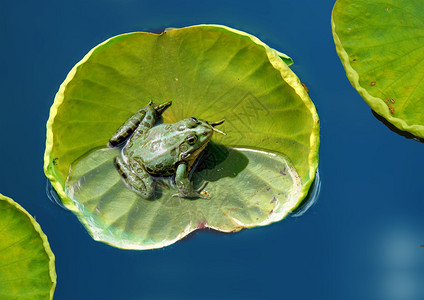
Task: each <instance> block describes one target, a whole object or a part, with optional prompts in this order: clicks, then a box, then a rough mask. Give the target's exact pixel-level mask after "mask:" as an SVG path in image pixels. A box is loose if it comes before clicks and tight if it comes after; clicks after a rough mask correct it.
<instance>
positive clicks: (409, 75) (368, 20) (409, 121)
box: [332, 0, 424, 137]
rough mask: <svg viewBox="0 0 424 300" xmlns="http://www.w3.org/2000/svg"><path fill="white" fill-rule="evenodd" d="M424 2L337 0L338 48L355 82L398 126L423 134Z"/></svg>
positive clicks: (334, 17)
mask: <svg viewBox="0 0 424 300" xmlns="http://www.w3.org/2000/svg"><path fill="white" fill-rule="evenodd" d="M423 14H424V2H423V1H421V0H386V1H381V0H370V1H368V0H367V1H365V0H359V1H358V0H337V2H336V4H335V6H334V9H333V15H332V28H333V36H334V41H335V44H336V49H337V53H338V55H339V57H340V59H341V61H342V63H343V65H344V67H345V70H346V74H347V77H348V78H349V80H350V82H351V84H352V85H353V86H354V87H355V89H356V90H357V91H358V92H359V94H360V95H361V96H362V97H363V98H364V100H365V101H366V102H367V103H368V104H369V105H370V106H371V108H372V109H373V110H374V111H375V112H376V113H378V114H379V115H381V116H382V117H384V118H385V119H386V120H387V121H388V122H390V123H392V124H393V125H394V126H396V127H397V128H398V129H400V130H403V131H408V132H410V133H412V134H413V135H415V136H418V137H424V80H423V79H424V64H423V59H424V21H423V17H422V16H423Z"/></svg>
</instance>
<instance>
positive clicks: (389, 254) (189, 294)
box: [0, 0, 424, 300]
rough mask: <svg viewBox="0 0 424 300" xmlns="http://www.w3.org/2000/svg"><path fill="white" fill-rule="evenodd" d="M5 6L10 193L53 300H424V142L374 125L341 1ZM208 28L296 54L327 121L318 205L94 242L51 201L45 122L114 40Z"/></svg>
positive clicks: (3, 114) (4, 187)
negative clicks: (44, 267) (334, 18)
mask: <svg viewBox="0 0 424 300" xmlns="http://www.w3.org/2000/svg"><path fill="white" fill-rule="evenodd" d="M228 3H231V2H227V1H222V0H219V1H213V2H212V1H211V2H199V1H185V2H175V1H160V2H154V3H153V1H152V2H151V3H146V1H144V2H140V1H135V0H125V1H113V0H108V1H91V2H87V1H80V0H79V1H69V0H64V1H61V2H60V4H59V3H58V2H54V1H44V2H39V1H38V2H34V1H24V2H19V3H18V2H16V3H15V2H6V3H4V5H3V7H2V9H1V11H0V20H1V21H0V22H1V25H2V26H0V35H1V36H0V37H1V41H2V47H1V48H0V52H1V57H3V60H2V73H1V79H2V80H1V81H0V84H1V102H0V124H1V125H0V126H1V129H2V132H3V143H4V144H5V145H8V147H4V146H3V147H2V148H1V150H0V154H1V155H0V166H1V173H0V191H1V193H3V194H4V195H7V196H9V197H12V198H13V199H14V200H16V201H17V202H19V203H20V204H21V205H22V206H23V207H25V208H26V209H27V210H28V211H29V212H30V213H31V214H32V215H35V216H36V218H37V221H38V222H39V223H40V224H41V226H42V228H43V230H44V232H45V233H46V234H47V236H48V238H49V241H50V244H51V248H52V250H53V252H54V253H55V255H56V268H57V273H58V284H57V288H56V292H55V299H281V298H285V299H324V300H327V299H388V300H391V299H402V300H408V299H423V298H424V288H423V287H422V282H423V281H424V248H423V247H420V245H422V244H424V218H423V211H424V201H423V200H424V196H423V193H422V187H421V184H422V181H423V171H422V170H423V167H424V162H423V159H422V154H423V149H424V148H423V147H424V145H423V144H422V143H419V142H417V141H414V140H412V139H408V138H405V137H404V136H401V135H398V134H397V133H395V132H392V131H391V130H390V129H388V128H387V127H386V126H385V125H384V124H383V123H381V122H380V121H378V120H377V119H376V118H375V117H374V115H373V114H372V112H371V111H370V109H369V107H368V106H367V104H366V103H365V102H364V101H363V100H362V99H361V97H360V96H359V95H358V93H357V92H356V91H355V90H354V89H353V88H352V87H351V86H350V84H349V82H348V80H347V78H346V76H345V73H344V70H343V67H342V65H341V63H340V61H339V59H338V57H337V54H336V51H335V48H334V44H333V41H332V36H331V28H330V15H331V9H332V6H333V3H334V1H327V0H323V1H312V0H297V1H290V2H289V1H267V0H265V1H260V2H256V1H244V2H240V3H237V4H236V3H234V4H228ZM199 23H218V24H224V25H228V26H231V27H234V28H237V29H241V30H244V31H247V32H249V33H252V34H254V35H256V36H258V37H259V38H260V39H262V40H263V41H264V42H266V43H267V44H269V45H270V46H272V47H274V48H276V49H278V50H280V51H282V52H284V53H287V54H288V55H290V56H291V57H293V59H294V62H295V64H294V65H293V66H292V69H293V70H294V71H295V72H296V74H297V75H298V76H299V77H300V78H301V80H302V81H303V82H304V83H305V84H306V85H307V87H308V88H309V90H310V96H311V98H312V99H313V101H314V102H315V104H316V106H317V109H318V113H319V116H320V120H321V147H320V166H319V170H320V177H321V180H322V185H321V191H320V194H319V199H318V201H317V202H316V203H315V204H314V205H313V206H311V207H310V208H309V209H308V210H307V211H306V212H305V213H304V214H303V215H302V216H301V217H298V218H286V219H285V220H283V221H282V222H278V223H274V224H272V225H270V226H266V227H260V228H255V229H249V230H243V231H241V232H239V233H235V234H217V233H215V232H214V231H209V230H203V231H202V232H200V233H197V234H193V235H191V236H190V237H189V238H186V239H184V240H183V241H180V242H178V243H176V244H174V245H172V246H169V247H166V248H163V249H159V250H152V251H125V250H120V249H116V248H112V247H110V246H108V245H105V244H102V243H98V242H95V241H93V240H92V239H91V237H90V236H89V235H88V234H87V232H86V230H85V229H84V228H83V226H82V225H81V224H80V223H79V221H78V220H77V218H76V217H75V216H74V215H73V214H72V213H71V212H67V211H65V210H63V209H61V208H60V207H58V206H57V205H56V204H55V203H52V202H51V201H50V200H49V199H48V197H47V195H46V192H45V177H44V175H43V171H42V167H43V162H42V160H43V154H44V147H45V123H46V121H47V119H48V112H49V108H50V106H51V104H52V103H53V98H54V94H55V93H56V91H57V90H58V88H59V85H60V83H61V82H62V81H63V80H64V79H65V76H66V74H67V72H68V71H69V70H70V69H71V68H72V66H73V65H74V64H75V63H76V62H77V61H79V60H80V59H81V58H82V57H83V55H85V54H86V53H87V52H88V51H89V50H90V49H91V48H92V47H94V46H95V45H97V44H98V43H100V42H102V41H103V40H105V39H106V38H109V37H111V36H114V35H116V34H120V33H124V32H129V31H136V30H157V29H161V28H165V27H182V26H187V25H192V24H199Z"/></svg>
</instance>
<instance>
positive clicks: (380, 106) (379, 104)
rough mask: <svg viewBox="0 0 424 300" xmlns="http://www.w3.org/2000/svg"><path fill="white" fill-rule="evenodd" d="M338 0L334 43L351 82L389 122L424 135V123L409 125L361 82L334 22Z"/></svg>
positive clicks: (421, 135) (404, 129)
mask: <svg viewBox="0 0 424 300" xmlns="http://www.w3.org/2000/svg"><path fill="white" fill-rule="evenodd" d="M337 3H338V1H336V3H335V4H334V7H333V11H332V13H331V30H332V33H333V39H334V44H335V46H336V51H337V54H338V56H339V58H340V60H341V62H342V65H343V67H344V69H345V72H346V75H347V78H348V79H349V82H350V84H351V85H352V86H353V87H354V88H355V89H356V90H357V91H358V93H359V95H361V97H362V98H363V99H364V100H365V102H366V103H367V104H368V105H369V106H370V107H371V109H372V110H374V111H375V112H376V113H377V114H378V115H380V116H382V117H383V118H385V119H386V120H387V121H388V122H389V123H391V124H393V125H394V126H395V127H397V128H398V129H400V130H402V131H407V132H409V133H411V134H413V135H415V136H417V137H424V125H419V124H414V125H409V124H408V123H407V122H406V121H404V120H403V119H400V118H397V117H394V116H393V115H392V114H391V112H390V109H389V107H388V106H387V105H386V104H385V103H384V101H383V99H381V98H378V97H374V96H372V95H370V94H369V93H368V92H367V90H366V89H365V88H363V87H362V86H361V85H360V84H359V74H358V72H356V71H355V69H354V68H353V67H352V65H351V64H350V59H349V54H348V53H347V52H346V50H345V49H344V47H343V45H342V42H341V40H340V38H339V36H338V35H337V33H336V24H335V22H334V11H335V8H336V5H337Z"/></svg>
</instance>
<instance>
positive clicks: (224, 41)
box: [44, 25, 319, 249]
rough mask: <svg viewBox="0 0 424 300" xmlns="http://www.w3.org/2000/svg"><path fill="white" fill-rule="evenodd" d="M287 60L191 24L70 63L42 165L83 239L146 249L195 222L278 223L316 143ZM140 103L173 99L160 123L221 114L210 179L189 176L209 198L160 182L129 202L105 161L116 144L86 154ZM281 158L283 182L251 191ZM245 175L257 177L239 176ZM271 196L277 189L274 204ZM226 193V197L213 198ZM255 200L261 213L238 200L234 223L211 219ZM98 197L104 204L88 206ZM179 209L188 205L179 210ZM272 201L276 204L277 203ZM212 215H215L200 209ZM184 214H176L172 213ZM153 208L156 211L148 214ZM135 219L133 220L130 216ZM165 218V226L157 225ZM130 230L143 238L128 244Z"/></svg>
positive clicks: (109, 44)
mask: <svg viewBox="0 0 424 300" xmlns="http://www.w3.org/2000/svg"><path fill="white" fill-rule="evenodd" d="M287 64H291V59H289V58H288V57H287V56H285V55H284V54H282V53H280V52H278V51H276V50H273V49H271V48H269V47H268V46H266V45H265V44H264V43H262V42H261V41H260V40H258V39H257V38H256V37H253V36H252V35H249V34H246V33H244V32H241V31H237V30H234V29H231V28H228V27H224V26H217V25H200V26H193V27H187V28H182V29H173V30H170V31H166V32H164V33H162V34H153V33H143V32H137V33H130V34H125V35H120V36H117V37H114V38H111V39H109V40H107V41H105V42H104V43H102V44H100V45H99V46H97V47H95V48H94V49H92V50H91V51H90V52H89V53H88V54H87V55H86V56H85V57H84V58H83V60H82V61H80V62H79V63H78V64H77V65H76V66H75V67H74V68H73V69H72V70H71V72H70V73H69V74H68V77H67V78H66V80H65V82H64V83H63V84H62V85H61V87H60V89H59V92H58V93H57V95H56V98H55V102H54V104H53V106H52V108H51V111H50V118H49V121H48V123H47V142H46V152H45V161H44V162H45V165H44V168H45V173H46V175H47V177H48V178H49V179H50V181H51V182H52V185H53V186H54V187H55V189H56V191H57V192H58V194H59V195H60V197H61V199H62V201H63V203H64V205H65V206H67V207H68V208H69V209H70V210H72V211H74V212H75V214H76V215H77V216H78V217H79V219H80V220H81V222H82V223H83V224H84V225H85V226H86V227H87V228H88V230H89V232H90V233H91V234H92V235H93V237H95V238H96V239H99V240H103V241H106V242H108V243H111V244H113V245H115V246H118V247H123V248H137V249H145V248H149V247H150V248H154V247H159V246H161V245H166V244H169V243H170V242H171V241H174V240H175V239H178V238H181V237H182V236H183V235H185V234H187V233H188V232H190V231H191V230H194V229H195V228H201V227H211V228H214V229H217V230H222V231H234V230H239V229H240V228H242V227H252V226H257V225H264V224H269V223H270V222H273V221H277V220H280V219H281V218H283V217H284V216H285V215H286V214H287V213H288V212H290V211H291V210H292V209H294V208H296V207H297V206H298V205H299V204H300V203H301V202H302V200H303V199H304V198H305V196H306V195H307V193H308V190H309V187H310V185H311V183H312V182H313V180H314V177H315V173H316V169H317V165H318V145H319V121H318V116H317V113H316V110H315V106H314V105H313V103H312V102H311V100H310V98H309V96H308V94H307V92H306V90H305V88H304V87H303V86H302V84H301V83H300V81H299V79H298V78H297V77H296V75H295V74H294V73H293V72H292V71H291V70H290V69H289V68H288V66H287ZM149 100H153V101H154V102H156V103H160V102H165V101H168V100H172V106H171V107H170V108H168V109H167V110H166V111H165V112H164V114H163V121H164V122H165V123H170V122H176V121H179V120H181V119H184V118H187V117H191V116H195V117H197V118H200V119H204V120H209V121H217V120H221V119H225V123H224V124H223V125H221V126H220V128H219V129H220V130H223V131H225V132H226V133H227V135H226V136H219V135H214V136H213V138H212V140H213V143H214V144H212V145H209V146H208V149H209V150H208V151H209V152H208V153H212V157H221V158H222V164H224V165H225V167H226V169H225V170H224V171H222V172H218V169H217V168H219V167H217V166H219V164H217V165H213V166H210V165H209V166H208V168H207V169H208V170H213V173H214V174H215V176H218V177H215V178H214V179H211V178H210V177H211V176H212V175H211V173H210V172H209V173H205V172H206V171H205V169H203V171H202V168H196V171H195V172H194V174H193V179H194V181H195V185H196V182H197V183H201V182H200V181H201V180H202V179H207V180H208V181H209V184H208V186H207V188H206V190H207V191H208V193H210V194H211V199H208V200H203V199H196V200H188V199H181V198H175V197H173V198H172V197H169V196H170V195H169V194H170V193H171V192H172V191H169V192H167V190H166V187H167V186H170V185H171V184H170V183H169V184H167V183H166V182H165V183H164V184H162V185H163V186H162V187H159V188H158V189H157V190H158V192H159V193H160V194H159V195H158V196H157V197H156V200H154V201H153V202H152V201H150V200H144V199H141V198H138V200H137V201H136V200H135V199H136V198H135V197H136V196H135V195H133V194H132V193H130V191H128V189H124V188H122V187H123V184H122V183H121V182H120V180H119V176H118V177H117V176H116V175H117V172H116V170H113V168H112V167H113V165H112V164H111V159H112V157H111V156H110V155H112V154H111V153H114V150H111V149H101V150H97V151H95V152H93V149H95V148H98V147H102V146H103V147H104V146H105V145H107V143H108V141H109V138H110V137H111V136H112V135H113V133H114V132H115V131H116V129H117V128H118V127H119V126H120V125H121V124H122V123H123V122H124V121H125V120H126V119H127V118H128V117H130V116H131V115H132V114H133V113H134V112H135V111H137V110H138V109H140V108H141V107H144V106H145V105H146V104H147V103H148V101H149ZM219 149H221V150H222V149H224V151H219ZM243 149H244V150H243ZM258 150H259V151H258ZM90 152H91V153H90ZM87 153H90V154H87ZM99 153H102V155H103V156H104V157H101V156H102V155H100V156H99V155H98V154H99ZM220 153H221V154H220ZM222 153H233V154H235V153H236V154H237V157H244V160H242V162H243V161H244V164H242V163H241V162H240V164H239V165H237V164H236V165H231V163H230V160H228V159H227V156H225V155H224V157H222ZM113 155H116V153H114V154H113ZM229 157H232V156H231V155H229ZM233 161H235V160H233ZM261 165H262V166H263V167H260V166H261ZM71 166H72V168H71V172H69V170H70V167H71ZM285 167H286V170H290V174H291V175H290V176H287V177H290V178H291V179H290V180H288V181H287V182H289V181H290V182H291V186H288V185H287V182H285V183H284V184H283V183H280V186H275V187H274V185H273V186H272V191H271V190H270V191H271V192H270V191H267V192H270V193H268V195H267V196H266V197H265V196H256V194H252V193H251V192H253V190H254V189H260V188H262V187H264V190H265V191H266V189H267V188H270V187H269V186H267V187H266V188H265V185H268V184H273V182H275V180H277V179H274V178H276V177H278V176H279V177H281V176H283V175H281V174H280V171H281V172H282V173H285V171H284V168H285ZM103 168H106V169H103ZM237 168H238V169H237ZM276 169H278V172H277V171H276ZM99 170H102V171H99ZM255 170H256V171H255ZM108 172H109V173H108ZM255 172H256V173H255ZM253 173H255V174H256V175H257V177H256V179H253V177H252V178H251V179H250V181H249V180H247V179H246V178H247V177H245V179H243V176H253V175H252V174H253ZM105 174H109V175H110V176H109V175H105ZM206 174H208V175H206ZM227 174H232V175H228V176H227ZM240 174H242V175H240ZM248 174H250V175H248ZM285 174H286V173H285ZM68 175H69V179H68V182H67V185H66V186H67V187H66V189H67V191H66V192H65V181H66V179H67V178H68ZM101 177H103V179H101V180H100V178H101ZM212 177H213V176H212ZM267 177H269V178H267ZM231 180H232V181H231ZM249 182H250V185H249ZM299 182H300V184H299ZM246 184H248V186H246ZM229 186H234V188H233V189H236V188H237V187H239V188H240V189H241V190H242V191H243V193H241V194H239V195H238V196H237V197H234V195H235V194H236V192H235V191H231V192H233V194H231V195H232V197H231V198H227V199H226V195H228V193H229V191H228V187H229ZM260 186H261V187H260ZM79 187H84V188H79ZM88 187H91V188H88ZM283 188H284V189H286V190H285V191H283V190H282V189H283ZM170 189H173V188H172V186H170ZM111 191H113V192H111ZM249 193H250V194H249ZM260 193H261V192H258V194H260ZM272 193H274V194H275V193H276V194H275V195H277V194H278V193H280V195H283V194H284V195H285V196H281V199H280V198H278V197H277V199H276V200H274V201H273V199H274V196H273V195H274V194H272ZM289 194H290V195H289ZM246 195H249V196H248V197H252V199H250V198H248V197H247V196H246ZM277 196H279V195H277ZM112 198H113V199H112ZM111 199H112V200H111ZM264 199H266V200H264ZM255 200H256V202H255ZM277 200H278V201H277ZM225 201H228V203H227V204H225V205H224V204H222V203H224V202H225ZM258 201H259V202H261V203H263V207H262V208H261V209H260V212H259V211H258V212H255V214H253V213H252V210H251V209H250V208H249V209H246V210H245V211H243V212H242V214H244V216H245V217H246V218H245V219H243V220H242V221H241V222H240V224H238V225H237V224H236V223H237V222H236V221H234V220H236V219H237V217H234V214H233V215H232V216H230V217H227V219H226V220H225V221H224V220H222V219H221V218H223V217H224V216H223V215H225V214H227V213H229V211H227V209H229V210H231V209H233V208H236V207H238V208H240V207H241V206H243V207H250V206H252V205H253V204H256V203H257V202H258ZM271 201H273V202H272V203H270V202H271ZM277 202H278V204H277ZM241 203H245V204H244V205H243V204H241ZM252 203H253V204H252ZM98 205H100V206H101V207H102V209H103V208H104V207H107V208H104V210H103V213H101V214H99V213H97V214H96V213H95V211H96V208H97V209H100V208H99V206H98ZM103 205H104V206H103ZM190 205H191V206H190ZM145 206H146V207H149V209H148V210H145ZM189 206H190V207H192V210H190V209H189V210H184V209H185V208H188V207H189ZM280 206H282V207H284V213H283V212H278V213H277V212H276V211H278V210H279V209H278V207H280ZM252 209H253V206H252ZM220 210H222V211H220ZM271 210H272V211H271ZM234 211H235V210H234ZM140 212H141V214H140ZM198 212H200V213H198ZM213 212H217V214H218V215H219V216H218V215H217V216H215V217H212V218H211V217H207V218H206V217H204V216H205V215H210V216H212V215H213ZM264 212H266V214H264ZM270 212H271V214H270ZM274 212H275V213H274ZM234 213H235V212H234ZM109 214H110V215H109ZM142 214H146V215H144V216H143V215H142ZM184 214H185V215H186V218H185V221H184V220H183V221H182V220H181V219H180V218H179V217H180V216H179V215H184ZM250 214H251V215H250ZM262 214H263V215H262ZM159 215H160V216H163V218H159V217H155V218H153V216H159ZM269 215H271V216H269ZM277 215H278V217H276V216H277ZM194 216H197V217H198V218H197V219H196V218H194ZM199 216H200V217H199ZM253 216H255V217H253ZM140 218H141V219H142V221H137V222H135V223H134V220H138V219H140ZM249 218H250V219H249ZM252 218H253V219H252ZM256 218H258V219H257V220H256ZM149 220H150V221H149ZM164 220H166V222H165V221H164ZM228 220H232V221H231V222H230V221H228ZM237 220H238V219H237ZM143 222H145V223H144V224H143ZM146 222H150V223H149V224H147V225H146ZM167 222H171V223H169V224H168V223H167ZM165 223H166V224H168V225H167V226H162V225H161V224H165ZM177 223H178V224H177ZM180 223H181V224H180ZM229 223H231V225H228V224H229ZM227 225H228V226H227ZM144 226H147V227H146V228H145V227H144ZM181 226H182V227H181ZM123 228H124V230H123ZM181 228H182V229H181ZM145 230H147V231H145ZM108 231H109V233H108ZM147 233H148V234H147ZM106 235H107V237H106ZM137 237H138V238H139V239H140V240H142V241H143V242H140V241H136V240H135V239H136V238H137ZM149 238H150V239H151V242H149V241H148V239H149Z"/></svg>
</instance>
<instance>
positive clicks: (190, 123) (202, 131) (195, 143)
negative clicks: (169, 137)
mask: <svg viewBox="0 0 424 300" xmlns="http://www.w3.org/2000/svg"><path fill="white" fill-rule="evenodd" d="M223 122H224V120H222V121H219V122H207V121H204V120H199V119H196V118H194V117H191V118H188V119H184V120H182V121H180V122H179V123H180V125H179V128H184V141H183V142H182V143H181V144H180V146H179V150H180V151H179V160H180V161H188V162H194V160H196V158H197V157H198V156H199V154H200V153H201V152H202V151H203V149H205V147H206V145H207V144H208V142H209V141H210V139H211V138H212V134H213V132H214V131H216V132H219V133H221V134H224V135H225V133H223V132H222V131H220V130H218V129H216V128H215V126H217V125H220V124H222V123H223Z"/></svg>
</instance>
